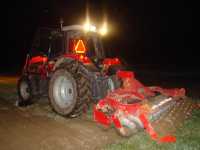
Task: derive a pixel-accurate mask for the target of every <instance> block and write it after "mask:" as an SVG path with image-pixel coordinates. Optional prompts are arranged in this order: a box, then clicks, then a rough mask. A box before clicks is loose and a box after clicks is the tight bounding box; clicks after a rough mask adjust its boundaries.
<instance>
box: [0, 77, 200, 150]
mask: <svg viewBox="0 0 200 150" xmlns="http://www.w3.org/2000/svg"><path fill="white" fill-rule="evenodd" d="M16 82H17V77H14V76H1V77H0V118H1V120H0V147H1V149H2V150H23V149H24V150H27V149H29V150H36V149H37V150H55V149H59V150H64V149H65V150H66V149H67V150H70V149H72V150H74V149H76V150H78V149H81V150H82V149H83V150H84V149H91V150H93V149H106V150H110V149H128V150H129V149H191V150H192V149H199V148H200V145H199V144H198V139H200V137H199V135H200V134H198V133H199V131H200V130H199V124H198V123H199V117H200V115H199V114H200V113H199V114H198V115H197V116H196V118H194V119H196V120H194V122H195V123H196V124H195V123H193V124H192V126H191V123H190V124H189V128H187V124H186V129H185V130H184V132H183V131H182V130H183V129H181V130H180V132H181V134H178V138H179V140H178V141H177V143H176V144H173V145H167V146H166V145H164V146H160V145H157V144H156V143H155V142H153V141H152V140H150V138H149V137H148V135H146V133H144V132H140V133H138V134H137V135H135V136H133V137H132V138H130V139H126V138H122V137H120V136H119V135H118V134H116V132H115V130H114V129H110V130H106V131H105V130H103V129H102V128H99V127H98V126H97V124H96V123H95V122H93V121H92V118H91V115H83V116H82V117H81V118H78V119H66V118H64V117H61V116H59V115H57V114H56V113H54V112H53V111H52V109H51V107H50V106H49V105H48V99H46V98H40V99H37V100H36V101H37V102H36V103H35V104H33V105H31V106H28V107H26V108H21V107H17V106H16V105H15V102H16V100H17V94H16ZM150 82H151V81H150ZM165 82H167V81H166V80H165ZM148 83H149V81H147V84H148ZM154 83H156V82H154ZM182 84H183V83H182ZM163 85H165V83H163ZM179 86H180V85H179ZM181 86H182V85H181ZM183 87H184V86H183ZM194 91H197V90H194ZM195 93H197V92H195ZM195 96H197V97H198V95H195ZM89 113H90V112H89ZM190 130H191V131H190ZM183 133H184V134H183ZM184 136H185V137H184ZM184 139H188V140H187V141H184Z"/></svg>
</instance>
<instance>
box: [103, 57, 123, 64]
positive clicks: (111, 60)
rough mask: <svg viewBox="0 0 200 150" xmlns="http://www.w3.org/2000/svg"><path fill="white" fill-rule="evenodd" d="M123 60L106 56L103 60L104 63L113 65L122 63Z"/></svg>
mask: <svg viewBox="0 0 200 150" xmlns="http://www.w3.org/2000/svg"><path fill="white" fill-rule="evenodd" d="M120 64H121V62H120V60H119V59H118V58H105V59H104V60H103V65H106V66H111V65H120Z"/></svg>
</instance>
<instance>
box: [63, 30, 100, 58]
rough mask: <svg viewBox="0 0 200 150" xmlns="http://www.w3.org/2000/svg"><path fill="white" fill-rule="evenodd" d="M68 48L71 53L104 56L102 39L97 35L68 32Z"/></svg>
mask: <svg viewBox="0 0 200 150" xmlns="http://www.w3.org/2000/svg"><path fill="white" fill-rule="evenodd" d="M67 39H68V40H67V41H68V42H67V43H68V44H67V45H68V47H67V50H68V51H69V52H70V53H76V54H81V55H85V56H88V57H97V58H99V59H101V58H104V52H103V47H102V43H101V39H100V38H99V37H98V36H96V35H89V34H83V33H82V34H77V33H76V34H69V33H68V34H67Z"/></svg>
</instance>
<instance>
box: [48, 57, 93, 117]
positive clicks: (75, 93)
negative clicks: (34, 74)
mask: <svg viewBox="0 0 200 150" xmlns="http://www.w3.org/2000/svg"><path fill="white" fill-rule="evenodd" d="M80 67H81V64H80V63H79V62H77V61H74V60H72V61H70V62H66V63H63V64H61V65H60V67H59V68H58V69H57V70H56V71H55V73H54V74H53V76H52V77H51V80H50V83H49V100H50V103H51V106H52V107H53V109H54V110H55V111H56V112H57V113H59V114H60V115H63V116H69V117H77V116H79V115H81V113H82V111H83V109H84V108H85V107H86V106H87V104H88V102H89V101H90V97H91V90H90V88H89V81H88V80H87V79H86V78H85V77H84V76H83V74H82V73H81V70H80Z"/></svg>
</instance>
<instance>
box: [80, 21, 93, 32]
mask: <svg viewBox="0 0 200 150" xmlns="http://www.w3.org/2000/svg"><path fill="white" fill-rule="evenodd" d="M83 28H84V30H85V31H86V32H89V31H91V32H96V27H95V26H94V25H91V24H90V23H89V22H86V23H85V24H84V26H83Z"/></svg>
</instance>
